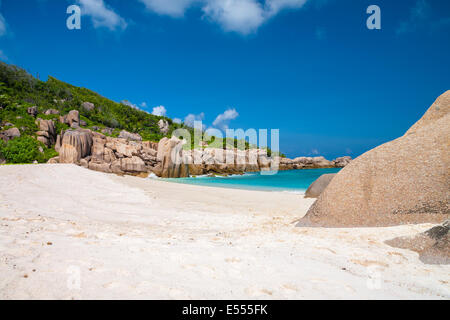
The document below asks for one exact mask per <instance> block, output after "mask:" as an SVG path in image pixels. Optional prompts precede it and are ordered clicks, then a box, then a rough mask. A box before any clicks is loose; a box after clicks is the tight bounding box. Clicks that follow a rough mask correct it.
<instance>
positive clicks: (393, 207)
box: [299, 91, 450, 227]
mask: <svg viewBox="0 0 450 320" xmlns="http://www.w3.org/2000/svg"><path fill="white" fill-rule="evenodd" d="M449 141H450V91H447V92H446V93H444V94H443V95H442V96H440V97H439V98H438V99H437V100H436V102H435V103H434V104H433V105H432V106H431V107H430V109H428V111H427V112H426V114H425V115H424V116H423V117H422V119H420V120H419V121H418V122H417V123H416V124H415V125H414V126H412V127H411V128H410V129H409V130H408V131H407V132H406V134H405V135H404V136H403V137H401V138H398V139H397V140H394V141H391V142H388V143H386V144H383V145H381V146H379V147H377V148H375V149H373V150H370V151H369V152H367V153H365V154H363V155H362V156H360V157H358V158H357V159H355V160H353V161H352V162H351V163H350V164H349V165H348V166H346V167H345V168H344V169H342V171H341V172H339V174H337V175H336V177H334V178H333V180H332V181H331V183H330V184H329V185H328V187H327V188H326V189H325V191H324V192H323V193H322V194H321V195H320V197H319V199H318V200H317V201H316V202H315V203H314V205H313V206H312V207H311V208H310V210H309V211H308V213H307V214H306V216H305V217H304V218H303V219H302V220H301V221H300V223H299V226H309V225H312V226H326V227H356V226H390V225H397V224H405V223H424V222H439V221H442V220H445V219H448V217H449V215H450V210H449V204H450V192H449V190H450V156H449Z"/></svg>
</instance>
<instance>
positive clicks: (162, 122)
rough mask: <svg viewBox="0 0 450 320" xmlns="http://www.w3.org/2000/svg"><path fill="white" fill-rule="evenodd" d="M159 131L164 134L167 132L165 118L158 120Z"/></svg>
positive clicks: (167, 126) (167, 124)
mask: <svg viewBox="0 0 450 320" xmlns="http://www.w3.org/2000/svg"><path fill="white" fill-rule="evenodd" d="M158 127H159V132H161V133H162V134H164V135H166V134H167V133H169V122H167V120H164V119H161V120H159V121H158Z"/></svg>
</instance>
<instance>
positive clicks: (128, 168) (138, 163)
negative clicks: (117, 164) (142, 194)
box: [121, 156, 148, 173]
mask: <svg viewBox="0 0 450 320" xmlns="http://www.w3.org/2000/svg"><path fill="white" fill-rule="evenodd" d="M121 170H122V171H124V172H128V173H139V172H147V171H148V169H147V167H146V165H145V162H144V161H143V160H142V159H141V158H139V157H135V156H133V157H131V158H123V159H121Z"/></svg>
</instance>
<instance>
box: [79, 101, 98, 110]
mask: <svg viewBox="0 0 450 320" xmlns="http://www.w3.org/2000/svg"><path fill="white" fill-rule="evenodd" d="M81 107H82V108H83V109H84V110H86V111H92V110H94V109H95V105H94V104H93V103H90V102H83V103H82V104H81Z"/></svg>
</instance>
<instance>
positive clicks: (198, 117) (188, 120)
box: [184, 112, 205, 128]
mask: <svg viewBox="0 0 450 320" xmlns="http://www.w3.org/2000/svg"><path fill="white" fill-rule="evenodd" d="M204 118H205V114H204V113H203V112H202V113H200V114H192V113H190V114H188V115H187V116H186V117H185V118H184V124H185V125H187V126H188V127H192V128H193V127H194V122H195V121H202V120H203V119H204ZM204 126H205V125H203V127H204Z"/></svg>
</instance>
